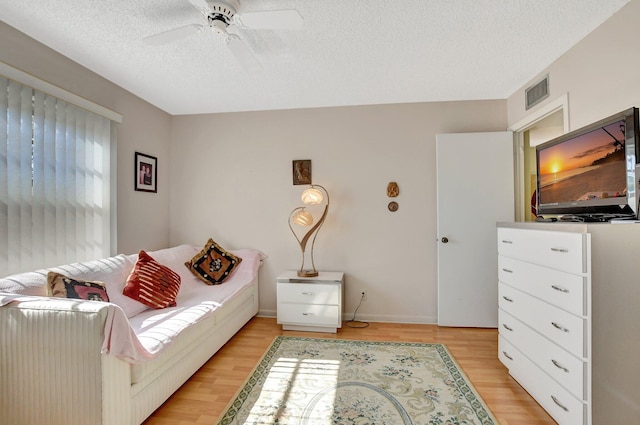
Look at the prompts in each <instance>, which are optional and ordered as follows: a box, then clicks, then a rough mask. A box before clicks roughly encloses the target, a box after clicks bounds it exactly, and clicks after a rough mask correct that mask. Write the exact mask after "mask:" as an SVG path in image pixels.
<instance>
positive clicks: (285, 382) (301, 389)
mask: <svg viewBox="0 0 640 425" xmlns="http://www.w3.org/2000/svg"><path fill="white" fill-rule="evenodd" d="M218 424H221V425H230V424H238V425H240V424H242V425H249V424H251V425H253V424H270V425H271V424H273V425H275V424H278V425H293V424H300V425H330V424H339V425H349V424H353V425H391V424H393V425H396V424H398V425H399V424H404V425H408V424H412V425H417V424H434V425H441V424H442V425H445V424H446V425H472V424H478V425H480V424H482V425H489V424H493V425H497V424H498V422H497V421H496V420H495V418H494V417H493V416H492V414H491V412H490V411H489V409H488V408H487V406H486V405H485V403H484V402H483V401H482V399H481V398H480V396H479V395H478V394H477V392H476V391H475V389H474V388H473V386H472V385H471V383H470V382H469V381H468V380H467V378H466V376H465V375H464V373H463V372H462V371H461V370H460V368H459V367H458V365H457V364H456V361H455V360H454V358H453V357H452V356H451V354H450V353H449V351H448V350H447V348H446V347H445V346H444V345H442V344H418V343H397V342H370V341H347V340H336V339H317V338H301V337H287V336H279V337H276V339H275V340H274V342H273V343H272V345H271V347H269V349H268V350H267V352H266V353H265V355H264V356H263V358H262V360H261V361H260V363H259V364H258V366H257V367H256V368H255V370H254V371H253V373H252V374H251V376H250V377H249V379H248V380H247V382H246V383H245V385H244V386H243V388H241V389H240V391H239V392H238V394H237V395H236V396H235V398H234V399H233V400H232V401H231V403H230V404H229V406H228V408H227V411H226V412H225V413H224V415H223V416H222V417H221V418H220V420H219V422H218Z"/></svg>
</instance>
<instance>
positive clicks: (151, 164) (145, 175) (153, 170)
mask: <svg viewBox="0 0 640 425" xmlns="http://www.w3.org/2000/svg"><path fill="white" fill-rule="evenodd" d="M134 166H135V172H134V176H135V182H134V183H135V185H134V187H135V190H139V191H141V192H153V193H157V192H158V187H157V184H156V183H157V180H158V158H156V157H155V156H151V155H146V154H143V153H140V152H136V153H135V161H134Z"/></svg>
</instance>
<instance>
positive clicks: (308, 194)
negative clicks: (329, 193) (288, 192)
mask: <svg viewBox="0 0 640 425" xmlns="http://www.w3.org/2000/svg"><path fill="white" fill-rule="evenodd" d="M301 198H302V203H303V204H306V205H317V204H319V203H321V202H322V200H323V199H324V196H322V192H321V191H320V189H317V188H315V187H310V188H309V189H306V190H305V191H304V192H302V197H301Z"/></svg>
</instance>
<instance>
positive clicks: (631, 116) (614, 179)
mask: <svg viewBox="0 0 640 425" xmlns="http://www.w3.org/2000/svg"><path fill="white" fill-rule="evenodd" d="M638 131H639V129H638V108H630V109H628V110H626V111H623V112H620V113H618V114H615V115H612V116H610V117H608V118H605V119H603V120H600V121H598V122H596V123H593V124H591V125H588V126H586V127H583V128H580V129H578V130H575V131H572V132H570V133H567V134H564V135H562V136H560V137H557V138H555V139H552V140H550V141H548V142H545V143H543V144H541V145H538V146H537V147H536V167H537V187H536V194H537V214H538V216H548V215H552V216H553V215H561V216H564V215H567V216H574V217H576V218H577V219H578V220H584V221H607V220H609V219H611V218H615V217H627V218H633V217H635V218H637V216H638V211H637V210H638V204H637V198H636V163H637V158H638V155H637V152H636V149H638V146H639V137H638V134H639V133H638Z"/></svg>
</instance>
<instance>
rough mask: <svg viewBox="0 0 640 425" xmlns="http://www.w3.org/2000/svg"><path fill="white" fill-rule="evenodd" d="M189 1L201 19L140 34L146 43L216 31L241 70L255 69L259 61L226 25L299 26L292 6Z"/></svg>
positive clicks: (300, 21) (236, 0) (222, 0)
mask: <svg viewBox="0 0 640 425" xmlns="http://www.w3.org/2000/svg"><path fill="white" fill-rule="evenodd" d="M189 2H190V3H191V4H192V5H193V7H195V8H196V9H198V10H199V11H200V12H201V13H202V16H203V18H204V22H203V23H202V24H190V25H186V26H183V27H179V28H174V29H170V30H168V31H164V32H161V33H158V34H154V35H150V36H147V37H144V38H143V39H142V40H143V41H144V42H145V43H146V44H148V45H152V46H155V45H161V44H167V43H170V42H172V41H176V40H179V39H182V38H185V37H187V36H189V35H191V34H194V33H197V32H201V31H204V30H206V29H211V30H213V32H215V33H216V34H219V35H220V36H222V37H224V41H225V44H226V45H227V47H228V49H229V51H231V53H232V54H233V55H234V56H235V58H236V59H237V60H238V62H239V63H240V64H241V65H242V66H243V67H244V68H245V69H247V70H248V71H257V70H259V69H260V68H261V65H260V62H258V60H257V59H256V57H255V56H254V55H253V53H252V52H251V50H249V48H248V47H247V45H246V44H245V43H244V42H243V41H242V40H241V39H240V37H238V36H237V35H236V34H232V33H229V31H228V29H229V28H230V27H231V28H233V27H234V26H235V27H237V28H242V29H275V30H300V29H302V24H303V19H302V16H300V13H298V11H297V10H296V9H285V10H268V11H262V12H245V13H239V12H238V10H239V9H240V0H189Z"/></svg>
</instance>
